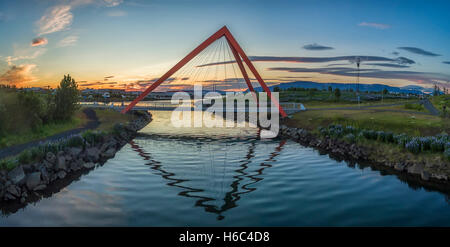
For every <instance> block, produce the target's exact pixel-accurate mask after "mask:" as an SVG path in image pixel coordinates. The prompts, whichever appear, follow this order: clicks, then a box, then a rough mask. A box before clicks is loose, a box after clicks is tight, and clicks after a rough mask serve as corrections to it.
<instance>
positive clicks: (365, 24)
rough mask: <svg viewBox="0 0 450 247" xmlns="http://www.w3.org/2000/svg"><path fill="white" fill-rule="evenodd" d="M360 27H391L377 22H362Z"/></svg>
mask: <svg viewBox="0 0 450 247" xmlns="http://www.w3.org/2000/svg"><path fill="white" fill-rule="evenodd" d="M358 26H361V27H373V28H376V29H388V28H390V27H391V26H390V25H387V24H382V23H375V22H361V23H359V24H358Z"/></svg>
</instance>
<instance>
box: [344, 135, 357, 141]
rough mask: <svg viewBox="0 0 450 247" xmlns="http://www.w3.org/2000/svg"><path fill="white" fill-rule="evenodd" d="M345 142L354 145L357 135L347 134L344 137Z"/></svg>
mask: <svg viewBox="0 0 450 247" xmlns="http://www.w3.org/2000/svg"><path fill="white" fill-rule="evenodd" d="M344 140H345V141H346V142H348V143H354V142H355V140H356V137H355V135H353V134H351V133H350V134H347V135H345V136H344Z"/></svg>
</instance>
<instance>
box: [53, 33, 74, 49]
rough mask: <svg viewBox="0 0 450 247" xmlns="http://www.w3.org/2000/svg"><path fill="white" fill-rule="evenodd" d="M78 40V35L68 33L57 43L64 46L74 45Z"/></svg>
mask: <svg viewBox="0 0 450 247" xmlns="http://www.w3.org/2000/svg"><path fill="white" fill-rule="evenodd" d="M77 41H78V36H76V35H69V36H67V37H65V38H64V39H62V40H60V41H59V43H58V46H59V47H66V46H74V45H75V44H76V43H77Z"/></svg>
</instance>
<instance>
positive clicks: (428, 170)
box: [280, 125, 450, 184]
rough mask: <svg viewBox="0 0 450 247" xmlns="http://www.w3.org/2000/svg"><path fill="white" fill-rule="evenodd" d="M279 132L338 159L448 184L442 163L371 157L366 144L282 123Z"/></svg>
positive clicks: (445, 169) (446, 171) (445, 170)
mask: <svg viewBox="0 0 450 247" xmlns="http://www.w3.org/2000/svg"><path fill="white" fill-rule="evenodd" d="M280 135H281V136H283V137H288V138H290V139H293V140H295V141H297V142H299V143H301V144H302V145H304V146H309V147H314V148H316V149H318V150H320V151H322V152H325V153H328V154H330V156H333V157H337V158H339V159H341V160H347V161H351V162H364V163H366V164H367V163H368V164H371V165H372V166H376V167H377V168H379V167H384V168H386V169H391V170H392V171H394V172H395V173H398V172H400V173H404V174H407V175H410V176H411V177H414V179H419V180H420V181H423V182H427V183H429V182H433V183H441V184H442V183H443V184H449V182H450V181H449V180H450V176H449V174H450V167H447V166H446V165H445V164H428V163H424V162H422V161H416V160H414V159H408V160H398V161H397V162H383V161H382V160H383V159H382V157H379V159H374V158H373V157H372V155H370V153H371V152H372V151H373V150H370V148H368V147H364V146H362V145H358V144H356V143H348V142H346V141H344V140H342V139H336V138H332V137H329V136H326V137H319V136H316V135H314V134H312V133H310V132H309V131H307V130H304V129H300V128H294V127H288V126H286V125H281V126H280Z"/></svg>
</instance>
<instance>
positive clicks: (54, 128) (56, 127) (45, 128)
mask: <svg viewBox="0 0 450 247" xmlns="http://www.w3.org/2000/svg"><path fill="white" fill-rule="evenodd" d="M86 122H87V118H86V115H85V114H84V113H83V112H82V109H79V110H77V111H76V113H75V114H74V116H73V117H72V118H71V119H70V120H67V121H62V122H59V123H58V122H54V123H49V124H45V125H41V126H39V127H38V128H37V129H35V130H32V129H28V130H24V131H21V132H19V133H9V134H6V135H5V136H3V137H2V138H1V140H0V148H3V147H9V146H14V145H18V144H22V143H26V142H30V141H34V140H39V139H43V138H46V137H48V136H52V135H56V134H58V133H61V132H64V131H67V130H71V129H76V128H80V127H82V126H83V125H84V124H86Z"/></svg>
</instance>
